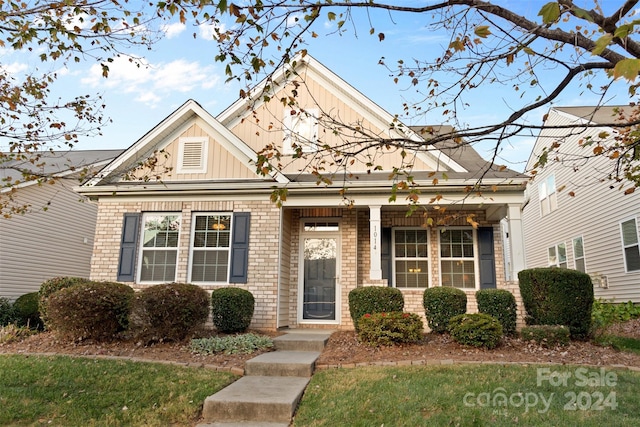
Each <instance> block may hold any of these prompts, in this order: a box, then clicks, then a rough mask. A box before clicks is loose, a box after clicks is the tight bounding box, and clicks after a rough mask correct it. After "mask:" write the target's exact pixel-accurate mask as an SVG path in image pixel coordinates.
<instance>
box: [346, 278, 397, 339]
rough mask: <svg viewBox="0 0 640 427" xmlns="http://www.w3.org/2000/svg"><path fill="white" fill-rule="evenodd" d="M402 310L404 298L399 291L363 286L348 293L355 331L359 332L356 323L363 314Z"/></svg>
mask: <svg viewBox="0 0 640 427" xmlns="http://www.w3.org/2000/svg"><path fill="white" fill-rule="evenodd" d="M402 310H404V297H403V296H402V292H401V291H400V289H397V288H390V287H386V286H365V287H362V288H355V289H353V290H351V292H349V313H350V314H351V320H353V326H354V327H355V329H356V331H358V330H359V326H358V322H359V321H360V319H361V318H362V316H363V315H364V314H367V313H368V314H373V313H386V312H391V311H402Z"/></svg>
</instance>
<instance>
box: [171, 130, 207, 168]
mask: <svg viewBox="0 0 640 427" xmlns="http://www.w3.org/2000/svg"><path fill="white" fill-rule="evenodd" d="M206 147H207V144H206V140H205V139H202V138H197V139H193V138H182V139H181V140H180V153H179V155H180V163H179V167H178V172H181V173H203V172H206V154H207V153H206Z"/></svg>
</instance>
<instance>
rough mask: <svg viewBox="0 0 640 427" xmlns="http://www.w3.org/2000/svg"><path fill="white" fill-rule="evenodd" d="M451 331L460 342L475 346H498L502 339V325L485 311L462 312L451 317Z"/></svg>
mask: <svg viewBox="0 0 640 427" xmlns="http://www.w3.org/2000/svg"><path fill="white" fill-rule="evenodd" d="M449 333H450V334H451V337H452V338H453V339H454V340H455V341H456V342H458V343H460V344H463V345H470V346H473V347H484V348H487V349H492V348H496V347H497V346H498V344H500V340H502V334H503V331H502V325H501V324H500V322H499V321H498V319H496V318H495V317H493V316H490V315H488V314H483V313H474V314H460V315H458V316H453V317H452V318H451V319H449Z"/></svg>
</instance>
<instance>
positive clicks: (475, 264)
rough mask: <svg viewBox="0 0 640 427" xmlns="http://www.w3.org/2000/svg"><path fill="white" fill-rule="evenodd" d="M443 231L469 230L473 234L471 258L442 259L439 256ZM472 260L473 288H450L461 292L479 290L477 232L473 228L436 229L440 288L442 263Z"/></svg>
mask: <svg viewBox="0 0 640 427" xmlns="http://www.w3.org/2000/svg"><path fill="white" fill-rule="evenodd" d="M443 230H471V231H472V232H473V258H469V257H463V258H457V257H446V258H443V257H442V256H441V255H440V254H441V244H442V241H441V238H442V231H443ZM471 259H473V274H474V278H475V287H473V288H459V287H457V286H450V287H452V288H456V289H460V290H462V291H470V290H474V289H475V290H479V289H480V261H479V260H478V233H477V230H476V229H474V228H473V227H447V228H439V229H438V275H439V282H440V286H443V285H442V261H443V260H444V261H455V260H463V261H470V260H471Z"/></svg>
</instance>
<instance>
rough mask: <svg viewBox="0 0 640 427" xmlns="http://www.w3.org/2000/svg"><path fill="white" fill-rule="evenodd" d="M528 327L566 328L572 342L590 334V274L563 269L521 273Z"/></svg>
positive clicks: (534, 270) (591, 303)
mask: <svg viewBox="0 0 640 427" xmlns="http://www.w3.org/2000/svg"><path fill="white" fill-rule="evenodd" d="M518 278H519V280H520V293H521V295H522V301H523V303H524V308H525V310H526V312H527V316H526V318H525V321H526V323H527V325H565V326H567V327H568V328H569V332H570V334H571V338H573V339H580V340H584V339H587V338H588V337H589V334H590V332H591V311H592V307H593V284H592V283H591V277H589V275H588V274H585V273H582V272H580V271H576V270H568V269H564V268H554V267H552V268H533V269H529V270H522V271H521V272H520V273H518Z"/></svg>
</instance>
